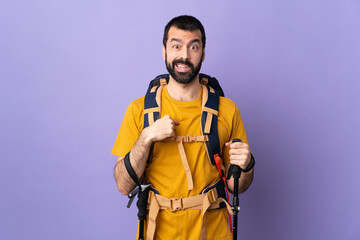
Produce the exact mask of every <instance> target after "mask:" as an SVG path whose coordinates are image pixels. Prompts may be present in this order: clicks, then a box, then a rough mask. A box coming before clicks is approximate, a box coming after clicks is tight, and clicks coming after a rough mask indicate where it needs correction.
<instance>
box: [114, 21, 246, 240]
mask: <svg viewBox="0 0 360 240" xmlns="http://www.w3.org/2000/svg"><path fill="white" fill-rule="evenodd" d="M205 44H206V37H205V31H204V28H203V26H202V24H201V23H200V21H199V20H197V19H196V18H194V17H192V16H179V17H176V18H174V19H172V20H171V21H170V22H169V23H168V24H167V26H166V27H165V31H164V36H163V48H162V55H163V59H164V61H165V64H166V68H167V70H168V72H169V74H170V75H169V82H168V84H167V85H166V86H165V87H164V88H163V90H162V93H161V102H162V104H161V116H160V119H158V120H157V121H155V122H154V123H153V124H152V125H150V126H148V127H145V128H143V125H144V97H142V98H139V99H137V100H135V101H133V102H132V103H131V104H130V105H129V107H128V109H127V111H126V113H125V117H124V119H123V122H122V125H121V127H120V131H119V134H118V137H117V139H116V142H115V145H114V148H113V151H112V154H114V155H117V156H118V160H117V163H116V165H115V170H114V175H115V179H116V181H117V187H118V189H119V191H120V192H121V193H123V194H125V195H127V194H129V192H131V191H132V190H133V189H134V187H135V186H136V184H135V182H134V181H133V180H132V179H131V177H130V175H129V173H128V171H127V170H126V167H125V164H124V157H125V156H126V155H127V154H128V153H129V154H128V157H129V159H130V164H131V166H132V168H133V169H134V171H135V172H136V175H137V177H138V178H139V179H140V178H141V177H143V179H144V180H145V182H148V183H151V186H152V187H153V189H156V190H157V191H158V193H156V194H153V197H152V198H151V199H152V200H153V201H155V200H154V198H155V197H158V196H159V195H160V196H161V198H162V197H164V199H169V201H170V207H169V208H170V209H164V210H159V212H158V213H157V216H156V220H155V223H156V228H155V227H152V228H154V229H155V230H154V231H155V232H154V233H152V234H153V235H154V236H151V237H150V236H147V239H151V238H153V237H154V239H160V240H161V239H200V238H204V236H205V235H206V239H232V236H231V232H230V229H229V227H228V216H227V210H226V208H220V209H211V208H209V210H207V211H206V213H204V216H202V214H203V211H202V210H201V209H183V206H181V207H180V209H175V210H178V211H172V210H174V209H171V208H172V207H173V206H172V204H175V200H178V199H180V198H182V199H185V198H189V197H194V196H198V195H200V196H201V193H202V191H203V190H204V189H205V188H207V187H208V186H211V185H212V184H214V183H216V182H217V181H218V180H219V178H220V177H219V172H218V170H217V168H216V166H214V165H212V164H210V162H209V157H208V155H207V151H206V148H205V146H204V142H191V143H186V142H185V143H183V148H184V152H185V155H186V156H185V158H186V161H187V163H188V166H189V168H190V172H186V171H184V166H185V165H184V163H183V158H184V157H183V156H181V154H180V153H179V148H178V147H179V142H178V138H177V137H178V136H199V135H202V133H201V126H200V116H201V109H202V105H201V104H202V95H203V94H204V92H203V91H204V90H203V88H202V85H201V83H200V81H199V71H200V68H201V64H202V62H203V61H204V59H205ZM219 101H220V102H219V112H218V135H219V142H220V148H221V150H222V159H223V164H224V166H225V172H227V170H228V169H229V166H230V164H234V165H238V166H240V167H241V168H242V169H246V168H248V167H249V166H250V165H251V163H252V158H251V154H250V148H249V145H248V144H247V142H248V141H247V137H246V133H245V129H244V127H243V124H242V120H241V116H240V112H239V110H238V108H237V107H236V105H235V103H234V102H232V101H231V100H230V99H227V98H225V97H220V100H219ZM235 138H239V139H241V140H242V142H236V143H232V142H231V140H232V139H235ZM153 142H154V143H155V144H154V148H153V151H152V153H151V161H150V163H149V164H148V163H147V159H148V157H149V152H150V148H151V144H152V143H153ZM189 176H190V178H189ZM225 176H226V174H225ZM189 179H190V180H189ZM252 179H253V170H251V171H249V172H247V173H243V174H242V175H241V178H240V180H239V192H240V193H241V192H244V191H245V190H246V189H247V188H248V187H249V185H250V184H251V182H252ZM227 185H228V188H229V190H230V191H233V186H234V183H233V178H231V179H230V180H228V181H227ZM154 196H155V197H154ZM156 201H158V200H156ZM181 204H182V202H181ZM210 209H211V210H210ZM150 211H152V210H150ZM149 224H154V223H149V220H147V221H146V224H145V229H146V228H147V226H149ZM204 229H205V232H204ZM147 234H148V235H149V230H148V232H147Z"/></svg>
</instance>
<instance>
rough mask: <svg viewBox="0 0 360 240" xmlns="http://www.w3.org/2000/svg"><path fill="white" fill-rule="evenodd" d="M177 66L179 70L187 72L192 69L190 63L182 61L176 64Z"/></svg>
mask: <svg viewBox="0 0 360 240" xmlns="http://www.w3.org/2000/svg"><path fill="white" fill-rule="evenodd" d="M175 67H176V70H177V71H178V72H187V71H189V70H190V67H189V66H188V65H186V64H182V63H177V64H175Z"/></svg>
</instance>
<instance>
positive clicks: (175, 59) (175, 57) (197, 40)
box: [163, 27, 205, 84]
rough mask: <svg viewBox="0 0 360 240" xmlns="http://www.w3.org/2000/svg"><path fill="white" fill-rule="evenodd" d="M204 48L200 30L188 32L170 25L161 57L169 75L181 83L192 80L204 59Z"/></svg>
mask: <svg viewBox="0 0 360 240" xmlns="http://www.w3.org/2000/svg"><path fill="white" fill-rule="evenodd" d="M204 50H205V49H203V46H202V42H201V32H200V30H196V31H193V32H190V31H185V30H181V29H179V28H176V27H171V28H170V30H169V32H168V40H167V43H166V48H164V47H163V59H164V60H165V64H166V68H167V70H168V71H169V73H170V75H171V77H172V78H173V79H175V80H176V81H177V82H179V83H182V84H186V83H189V82H191V81H192V80H194V79H195V77H196V76H197V75H198V74H199V72H200V68H201V63H202V61H204V57H205V51H204Z"/></svg>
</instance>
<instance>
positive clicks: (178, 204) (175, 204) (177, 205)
mask: <svg viewBox="0 0 360 240" xmlns="http://www.w3.org/2000/svg"><path fill="white" fill-rule="evenodd" d="M183 209H184V205H183V198H170V211H171V212H176V211H179V210H183Z"/></svg>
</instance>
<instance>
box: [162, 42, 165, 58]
mask: <svg viewBox="0 0 360 240" xmlns="http://www.w3.org/2000/svg"><path fill="white" fill-rule="evenodd" d="M165 51H166V49H165V47H164V45H163V46H162V57H163V60H164V61H165Z"/></svg>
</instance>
